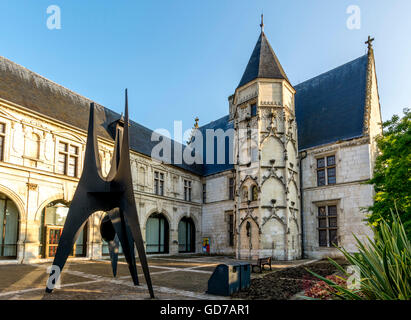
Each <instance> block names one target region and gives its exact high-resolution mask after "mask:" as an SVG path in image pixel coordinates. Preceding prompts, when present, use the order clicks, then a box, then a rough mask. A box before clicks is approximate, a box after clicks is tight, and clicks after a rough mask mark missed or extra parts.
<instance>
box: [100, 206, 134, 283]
mask: <svg viewBox="0 0 411 320" xmlns="http://www.w3.org/2000/svg"><path fill="white" fill-rule="evenodd" d="M107 214H108V215H109V217H110V220H111V222H112V224H113V227H114V229H115V231H116V234H117V236H118V238H119V240H120V243H121V247H122V248H123V253H124V257H125V258H126V261H127V264H128V269H129V270H130V275H131V278H132V279H133V283H134V284H135V285H136V286H137V285H139V281H138V276H137V266H136V258H135V253H134V241H133V238H132V236H131V232H130V230H129V228H128V226H127V224H126V223H125V221H124V217H123V215H122V213H121V212H120V209H119V208H115V209H113V210H111V211H109V212H108V213H107Z"/></svg>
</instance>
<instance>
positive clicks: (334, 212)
mask: <svg viewBox="0 0 411 320" xmlns="http://www.w3.org/2000/svg"><path fill="white" fill-rule="evenodd" d="M328 215H329V216H336V215H337V206H328Z"/></svg>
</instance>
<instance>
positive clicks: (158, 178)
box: [154, 170, 165, 196]
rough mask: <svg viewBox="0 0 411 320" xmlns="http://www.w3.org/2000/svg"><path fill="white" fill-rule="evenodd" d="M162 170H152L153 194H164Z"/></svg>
mask: <svg viewBox="0 0 411 320" xmlns="http://www.w3.org/2000/svg"><path fill="white" fill-rule="evenodd" d="M164 177H165V174H164V172H161V171H159V170H154V194H156V195H158V196H164Z"/></svg>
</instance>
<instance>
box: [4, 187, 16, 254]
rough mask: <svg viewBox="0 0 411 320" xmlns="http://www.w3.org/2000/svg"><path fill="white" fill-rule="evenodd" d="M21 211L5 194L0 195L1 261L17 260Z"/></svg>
mask: <svg viewBox="0 0 411 320" xmlns="http://www.w3.org/2000/svg"><path fill="white" fill-rule="evenodd" d="M18 238H19V210H18V209H17V206H16V204H15V203H14V202H13V200H11V199H10V198H8V197H7V196H6V195H5V194H3V193H0V259H15V258H17V241H18Z"/></svg>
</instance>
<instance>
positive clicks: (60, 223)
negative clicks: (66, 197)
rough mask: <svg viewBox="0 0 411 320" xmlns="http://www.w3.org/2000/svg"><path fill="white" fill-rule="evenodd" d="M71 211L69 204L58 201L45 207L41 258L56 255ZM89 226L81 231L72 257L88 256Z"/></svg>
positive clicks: (40, 250) (85, 226)
mask: <svg viewBox="0 0 411 320" xmlns="http://www.w3.org/2000/svg"><path fill="white" fill-rule="evenodd" d="M68 211H69V204H68V203H67V202H65V201H63V200H56V201H53V202H51V203H49V204H48V205H46V206H45V207H44V209H43V210H42V213H41V220H40V229H39V241H40V246H39V256H40V257H42V258H52V257H54V256H55V255H56V251H57V247H58V243H59V240H60V236H61V233H62V231H63V227H64V223H65V222H66V217H67V214H68ZM87 226H88V222H87V223H86V224H85V225H84V227H83V229H82V230H81V232H80V234H79V236H78V238H77V241H76V243H75V244H74V247H73V251H72V252H71V255H70V256H72V257H73V256H75V257H85V256H86V255H87Z"/></svg>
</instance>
